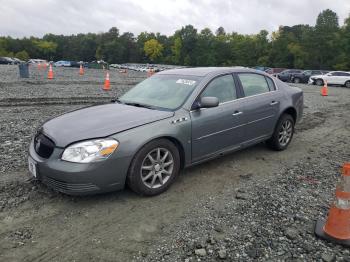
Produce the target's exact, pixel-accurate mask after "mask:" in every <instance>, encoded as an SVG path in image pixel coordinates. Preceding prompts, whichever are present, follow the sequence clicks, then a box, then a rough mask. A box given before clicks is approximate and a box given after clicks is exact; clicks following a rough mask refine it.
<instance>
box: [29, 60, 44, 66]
mask: <svg viewBox="0 0 350 262" xmlns="http://www.w3.org/2000/svg"><path fill="white" fill-rule="evenodd" d="M28 63H29V64H46V65H48V62H47V61H46V60H44V59H30V60H29V61H28Z"/></svg>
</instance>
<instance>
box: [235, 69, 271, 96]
mask: <svg viewBox="0 0 350 262" xmlns="http://www.w3.org/2000/svg"><path fill="white" fill-rule="evenodd" d="M238 78H239V80H240V81H241V84H242V88H243V92H244V94H245V96H246V97H247V96H254V95H259V94H263V93H267V92H270V88H269V85H268V83H267V80H266V78H265V76H263V75H259V74H251V73H241V74H238Z"/></svg>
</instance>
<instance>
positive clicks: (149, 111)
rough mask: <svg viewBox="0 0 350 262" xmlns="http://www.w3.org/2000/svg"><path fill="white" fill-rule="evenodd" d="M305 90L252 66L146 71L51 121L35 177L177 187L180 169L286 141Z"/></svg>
mask: <svg viewBox="0 0 350 262" xmlns="http://www.w3.org/2000/svg"><path fill="white" fill-rule="evenodd" d="M302 112H303V92H302V90H300V89H299V88H297V87H293V86H288V85H287V84H285V83H283V82H281V81H278V80H277V79H273V78H271V77H270V76H269V75H268V74H266V73H264V72H259V71H256V70H253V69H246V68H233V67H230V68H212V67H211V68H186V69H175V70H168V71H163V72H160V73H158V74H155V75H153V76H152V77H149V78H147V79H146V80H144V81H142V82H141V83H139V84H138V85H136V86H135V87H134V88H132V89H130V90H129V91H128V92H126V93H125V94H124V95H123V96H121V97H120V98H119V99H117V100H116V101H115V102H113V103H108V104H103V105H97V106H91V107H87V108H83V109H79V110H75V111H72V112H69V113H66V114H64V115H60V116H58V117H56V118H53V119H51V120H49V121H47V122H45V123H44V124H43V126H42V127H40V128H39V130H38V131H37V133H36V134H35V135H34V137H33V139H32V141H31V143H30V146H29V158H28V162H29V170H30V173H31V174H32V176H33V177H35V178H36V179H39V180H40V181H42V182H43V183H44V184H46V185H48V186H49V187H52V188H54V189H56V190H58V191H61V192H63V193H67V194H80V195H81V194H92V193H101V192H107V191H113V190H120V189H122V188H124V187H125V185H128V186H129V187H130V188H131V189H132V190H133V191H135V192H137V193H139V194H141V195H149V196H151V195H157V194H160V193H162V192H164V191H165V190H167V189H168V188H169V186H170V185H171V184H172V183H173V182H174V180H175V178H176V177H177V175H178V174H179V171H180V169H182V168H185V167H189V166H192V165H195V164H199V163H201V162H204V161H207V160H210V159H213V158H216V157H219V156H222V155H225V154H228V153H231V152H233V151H237V150H239V149H243V148H246V147H248V146H252V145H254V144H257V143H260V142H262V141H267V144H268V145H269V146H270V147H271V148H273V149H274V150H278V151H280V150H284V149H286V148H287V147H288V145H289V143H290V142H291V141H292V137H293V133H294V125H295V124H296V123H297V122H298V121H299V120H300V119H301V117H302Z"/></svg>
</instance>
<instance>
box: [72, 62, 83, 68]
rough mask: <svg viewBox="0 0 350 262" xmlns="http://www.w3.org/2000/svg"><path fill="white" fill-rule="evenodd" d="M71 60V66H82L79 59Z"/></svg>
mask: <svg viewBox="0 0 350 262" xmlns="http://www.w3.org/2000/svg"><path fill="white" fill-rule="evenodd" d="M69 62H70V67H80V62H77V61H69ZM82 64H84V63H82Z"/></svg>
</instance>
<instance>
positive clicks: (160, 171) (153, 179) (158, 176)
mask: <svg viewBox="0 0 350 262" xmlns="http://www.w3.org/2000/svg"><path fill="white" fill-rule="evenodd" d="M173 169H174V158H173V155H172V154H171V152H170V151H169V150H168V149H166V148H160V147H158V148H155V149H153V150H152V151H150V152H149V153H148V154H147V155H146V157H145V158H144V159H143V161H142V165H141V170H140V173H141V180H142V182H143V184H144V185H145V186H147V187H148V188H152V189H153V188H159V187H162V186H163V185H164V184H165V183H166V182H167V181H168V180H169V179H170V177H171V175H172V173H173Z"/></svg>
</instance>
